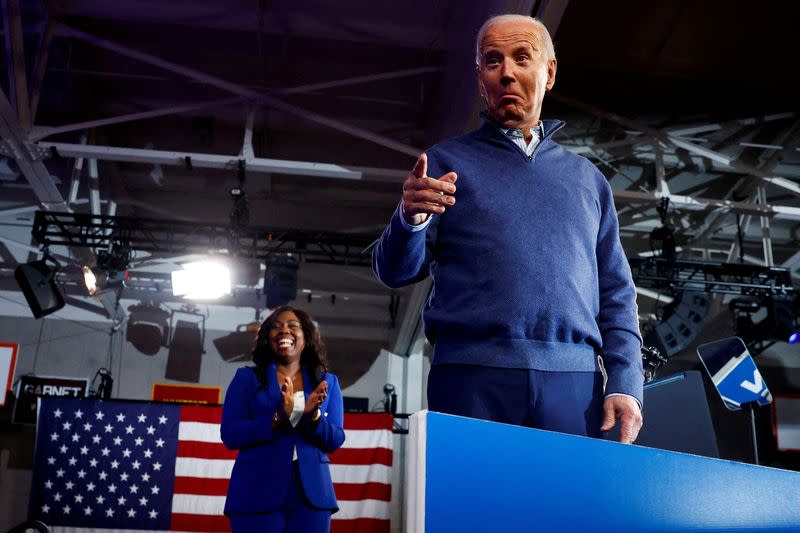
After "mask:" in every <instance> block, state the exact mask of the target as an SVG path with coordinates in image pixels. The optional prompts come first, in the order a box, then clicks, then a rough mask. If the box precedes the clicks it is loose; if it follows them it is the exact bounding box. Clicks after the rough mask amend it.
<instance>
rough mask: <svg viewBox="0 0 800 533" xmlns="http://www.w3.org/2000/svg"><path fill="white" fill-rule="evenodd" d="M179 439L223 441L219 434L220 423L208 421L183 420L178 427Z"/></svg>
mask: <svg viewBox="0 0 800 533" xmlns="http://www.w3.org/2000/svg"><path fill="white" fill-rule="evenodd" d="M178 440H193V441H199V442H215V443H219V442H222V440H221V438H220V436H219V424H210V423H206V422H183V421H181V425H180V427H179V428H178Z"/></svg>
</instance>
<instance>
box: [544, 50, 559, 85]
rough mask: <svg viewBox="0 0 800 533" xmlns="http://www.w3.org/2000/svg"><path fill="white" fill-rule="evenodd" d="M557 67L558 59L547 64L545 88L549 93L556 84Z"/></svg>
mask: <svg viewBox="0 0 800 533" xmlns="http://www.w3.org/2000/svg"><path fill="white" fill-rule="evenodd" d="M556 66H557V62H556V58H553V59H551V60H550V61H549V62H548V63H547V85H545V88H546V89H547V90H548V91H549V90H550V89H552V88H553V85H555V84H556Z"/></svg>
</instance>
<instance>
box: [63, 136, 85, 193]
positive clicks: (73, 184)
mask: <svg viewBox="0 0 800 533" xmlns="http://www.w3.org/2000/svg"><path fill="white" fill-rule="evenodd" d="M80 142H81V144H82V145H85V144H86V135H81V139H80ZM82 173H83V157H76V158H75V163H73V165H72V177H71V180H70V184H69V196H68V197H67V202H68V203H69V205H73V204H74V203H75V201H76V200H77V199H78V189H79V188H80V186H81V174H82Z"/></svg>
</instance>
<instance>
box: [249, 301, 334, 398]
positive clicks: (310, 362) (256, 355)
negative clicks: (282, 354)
mask: <svg viewBox="0 0 800 533" xmlns="http://www.w3.org/2000/svg"><path fill="white" fill-rule="evenodd" d="M287 311H291V312H292V313H294V314H295V315H297V318H298V319H299V320H300V327H301V328H302V329H303V337H305V342H306V347H305V348H304V349H303V353H302V354H300V366H303V367H306V369H307V370H308V372H309V375H310V377H311V382H312V385H313V386H314V387H316V386H317V385H319V383H320V382H321V381H322V380H323V379H324V377H325V374H326V373H327V372H328V358H327V351H326V350H325V343H324V342H322V336H320V334H319V328H317V325H316V324H314V321H313V320H312V319H311V316H310V315H309V314H308V313H306V312H305V311H303V310H302V309H297V308H296V307H292V306H290V305H282V306H280V307H276V308H275V309H274V310H273V311H272V313H270V315H269V316H268V317H267V318H265V319H264V322H262V323H261V326H260V327H259V328H258V335H256V342H255V346H254V347H253V362H254V363H255V364H256V375H257V376H258V379H259V381H260V382H261V385H262V386H263V387H266V386H267V380H266V368H267V366H268V365H269V364H270V363H273V362H275V352H273V351H272V346H271V345H270V342H269V330H270V329H272V325H273V324H274V323H275V321H277V320H278V317H279V316H280V315H281V314H282V313H285V312H287Z"/></svg>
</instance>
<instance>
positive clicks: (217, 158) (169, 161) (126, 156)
mask: <svg viewBox="0 0 800 533" xmlns="http://www.w3.org/2000/svg"><path fill="white" fill-rule="evenodd" d="M37 144H38V146H40V147H42V148H45V149H48V150H49V149H51V148H55V149H56V151H57V152H58V153H59V154H60V155H61V156H63V157H85V158H87V159H97V160H100V161H125V162H128V163H151V164H154V165H173V166H174V165H178V166H184V165H186V163H187V159H186V158H187V157H188V158H189V160H190V161H191V164H192V167H197V168H218V169H231V170H233V169H235V168H237V165H238V162H239V160H240V159H241V158H240V157H239V156H238V155H220V154H203V153H196V152H176V151H167V150H150V149H142V148H118V147H114V146H96V145H83V144H69V143H51V142H46V141H41V142H39V143H37ZM245 161H246V163H247V170H248V171H250V172H276V173H280V174H293V175H300V176H317V177H323V178H339V179H353V180H358V179H362V176H361V172H360V171H356V170H350V169H348V168H346V167H343V166H340V165H333V164H328V163H310V162H305V161H287V160H285V159H266V158H261V157H255V158H252V159H246V160H245Z"/></svg>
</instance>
